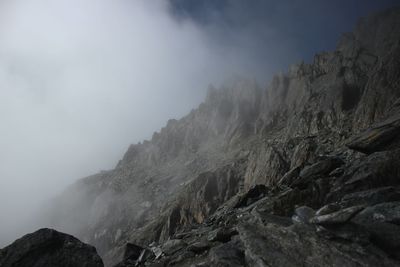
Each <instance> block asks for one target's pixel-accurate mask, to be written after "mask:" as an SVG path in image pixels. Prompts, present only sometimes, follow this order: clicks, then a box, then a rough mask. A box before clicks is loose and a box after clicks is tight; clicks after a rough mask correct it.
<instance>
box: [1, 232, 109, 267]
mask: <svg viewBox="0 0 400 267" xmlns="http://www.w3.org/2000/svg"><path fill="white" fill-rule="evenodd" d="M0 266H2V267H13V266H18V267H47V266H57V267H70V266H77V267H80V266H82V267H102V266H103V262H102V260H101V258H100V257H99V256H98V255H97V253H96V249H95V248H94V247H92V246H90V245H87V244H84V243H82V242H80V241H79V240H78V239H76V238H75V237H73V236H70V235H67V234H63V233H60V232H57V231H55V230H52V229H40V230H38V231H36V232H34V233H31V234H27V235H25V236H23V237H22V238H20V239H17V240H16V241H14V242H13V243H12V244H11V245H9V246H7V247H5V248H3V249H1V250H0Z"/></svg>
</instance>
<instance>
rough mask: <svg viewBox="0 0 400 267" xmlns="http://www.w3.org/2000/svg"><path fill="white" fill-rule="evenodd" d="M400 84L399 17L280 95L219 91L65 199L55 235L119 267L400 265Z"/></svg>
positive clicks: (279, 80) (299, 70) (305, 70)
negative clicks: (74, 239) (72, 238)
mask: <svg viewBox="0 0 400 267" xmlns="http://www.w3.org/2000/svg"><path fill="white" fill-rule="evenodd" d="M399 77H400V9H399V8H394V9H390V10H387V11H384V12H381V13H378V14H375V15H372V16H370V17H368V18H363V19H361V20H360V21H359V23H358V24H357V26H356V27H355V30H354V32H352V33H347V34H344V35H343V36H342V38H341V40H340V41H339V43H338V46H337V49H336V50H335V51H333V52H323V53H320V54H318V55H316V56H315V58H314V61H313V62H312V63H311V64H305V63H301V64H297V65H293V66H291V67H290V69H289V71H288V73H286V74H279V75H276V76H275V77H274V78H273V79H272V81H271V83H270V84H269V85H268V87H267V88H261V87H259V86H258V85H257V84H256V83H254V82H252V81H238V82H236V83H235V84H233V85H230V86H226V87H224V88H220V89H215V88H210V89H209V92H208V95H207V98H206V100H205V102H204V103H203V104H201V105H200V106H199V107H198V108H197V109H195V110H193V111H192V112H191V113H190V114H189V115H187V116H186V117H184V118H182V119H180V120H170V121H169V122H168V123H167V125H166V126H165V127H164V128H163V129H161V131H160V132H159V133H155V134H154V135H153V137H152V139H151V140H149V141H144V142H143V143H141V144H137V145H132V146H131V147H129V149H128V151H127V152H126V153H125V155H124V157H123V158H122V160H121V161H120V162H119V164H118V165H117V166H116V168H115V169H113V170H110V171H106V172H102V173H99V174H96V175H93V176H91V177H88V178H85V179H82V180H80V181H79V182H78V183H77V184H75V185H73V186H72V187H71V188H69V189H68V190H66V192H65V193H64V194H63V195H62V196H60V198H59V199H58V200H57V204H56V208H55V211H52V214H53V218H54V221H53V224H54V226H55V227H57V228H58V229H63V230H65V231H67V232H70V233H73V234H75V235H77V236H78V237H80V238H81V239H82V240H84V241H85V242H88V243H90V244H93V245H94V246H95V247H96V248H97V249H98V251H99V253H100V255H102V257H103V259H104V261H105V264H106V265H107V266H114V265H116V266H299V265H305V266H337V265H342V266H398V265H400V254H399V251H400V242H399V240H400V238H399V237H400V157H399V156H400V147H399V144H400V115H399V114H400V78H399ZM71 196H72V197H71ZM71 199H72V200H71Z"/></svg>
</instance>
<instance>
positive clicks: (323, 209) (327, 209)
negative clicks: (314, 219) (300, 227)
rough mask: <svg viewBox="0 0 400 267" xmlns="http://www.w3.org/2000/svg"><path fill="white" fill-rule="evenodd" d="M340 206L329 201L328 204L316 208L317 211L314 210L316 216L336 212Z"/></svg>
mask: <svg viewBox="0 0 400 267" xmlns="http://www.w3.org/2000/svg"><path fill="white" fill-rule="evenodd" d="M340 208H341V207H340V205H339V204H337V203H330V204H327V205H325V206H323V207H321V208H320V209H319V210H317V212H315V215H316V216H320V215H326V214H329V213H333V212H336V211H338V210H340Z"/></svg>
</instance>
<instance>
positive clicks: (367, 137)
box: [347, 114, 400, 154]
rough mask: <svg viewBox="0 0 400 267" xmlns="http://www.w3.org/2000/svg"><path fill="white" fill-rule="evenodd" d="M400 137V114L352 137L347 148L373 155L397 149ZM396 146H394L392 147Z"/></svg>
mask: <svg viewBox="0 0 400 267" xmlns="http://www.w3.org/2000/svg"><path fill="white" fill-rule="evenodd" d="M399 136H400V114H395V115H394V116H392V117H390V118H389V119H387V120H386V121H384V122H381V123H379V124H377V125H374V126H373V127H371V128H369V129H368V130H366V131H364V132H362V133H361V134H359V135H358V136H356V137H354V138H353V140H352V141H351V142H349V143H348V144H347V146H348V147H349V148H351V149H354V150H357V151H360V152H363V153H367V154H369V153H373V152H376V151H382V150H386V149H393V148H394V147H396V145H397V147H398V142H399ZM393 144H396V145H393Z"/></svg>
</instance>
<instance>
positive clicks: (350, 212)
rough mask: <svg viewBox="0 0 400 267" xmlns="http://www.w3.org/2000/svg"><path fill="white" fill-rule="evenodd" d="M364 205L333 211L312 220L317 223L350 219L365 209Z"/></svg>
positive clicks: (341, 221) (331, 222) (339, 221)
mask: <svg viewBox="0 0 400 267" xmlns="http://www.w3.org/2000/svg"><path fill="white" fill-rule="evenodd" d="M363 209H364V207H363V206H353V207H350V208H346V209H342V210H339V211H336V212H333V213H329V214H325V215H320V216H315V217H314V218H313V219H312V220H311V222H312V223H315V224H336V223H345V222H347V221H349V220H350V219H351V218H352V217H353V216H354V215H355V214H357V213H358V212H360V211H361V210H363Z"/></svg>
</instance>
